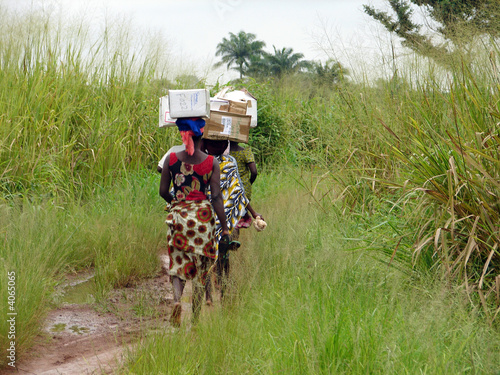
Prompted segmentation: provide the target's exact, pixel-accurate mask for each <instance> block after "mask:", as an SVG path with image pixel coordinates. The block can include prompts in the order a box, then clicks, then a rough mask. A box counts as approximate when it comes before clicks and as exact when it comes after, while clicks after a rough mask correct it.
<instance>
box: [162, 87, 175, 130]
mask: <svg viewBox="0 0 500 375" xmlns="http://www.w3.org/2000/svg"><path fill="white" fill-rule="evenodd" d="M159 125H160V128H165V127H169V126H175V119H173V118H172V117H170V108H169V107H168V95H167V96H162V97H161V98H160V122H159Z"/></svg>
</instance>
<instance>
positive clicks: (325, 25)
mask: <svg viewBox="0 0 500 375" xmlns="http://www.w3.org/2000/svg"><path fill="white" fill-rule="evenodd" d="M0 3H3V4H7V6H8V7H9V8H11V9H26V8H31V9H37V10H45V11H57V12H61V13H62V14H65V15H68V16H69V15H72V16H73V15H82V16H84V17H85V18H86V19H89V20H91V21H92V22H96V23H98V22H103V20H104V19H113V18H114V17H125V18H127V19H129V20H130V22H132V24H133V25H134V28H136V29H137V30H138V32H140V31H141V30H144V31H159V32H161V34H162V35H164V36H165V38H166V40H167V41H168V43H169V44H170V46H171V49H173V50H175V51H176V52H177V53H179V56H181V55H182V56H184V58H185V57H186V56H189V57H190V58H192V59H194V60H197V61H199V62H200V63H202V64H209V65H210V64H211V63H213V62H216V61H217V58H216V57H215V50H216V47H217V44H218V43H220V42H221V41H222V39H223V38H224V37H228V36H229V33H230V32H232V33H235V34H237V33H238V32H239V31H241V30H243V31H245V32H247V33H253V34H255V35H256V36H257V39H258V40H262V41H264V42H265V43H266V48H265V49H266V50H267V51H268V52H273V45H274V46H276V48H277V49H282V48H284V47H290V48H293V51H294V52H300V53H303V54H304V56H305V58H306V59H309V60H322V61H325V60H326V59H327V58H329V57H333V58H335V59H336V60H339V61H341V62H342V63H343V64H346V65H349V64H352V61H348V60H349V59H353V58H354V59H373V57H372V53H377V52H378V51H380V48H381V47H380V41H381V39H383V38H384V37H386V36H387V35H385V36H384V35H383V34H384V33H382V31H381V28H380V26H378V25H377V24H376V22H375V21H373V20H372V19H370V18H369V17H368V16H367V15H366V14H365V13H364V12H363V9H362V5H363V4H372V5H374V6H375V7H376V8H382V9H386V8H387V5H386V3H387V1H386V0H316V1H311V0H309V1H304V0H288V1H285V0H281V1H277V0H0ZM354 56H355V57H354ZM358 62H359V60H358Z"/></svg>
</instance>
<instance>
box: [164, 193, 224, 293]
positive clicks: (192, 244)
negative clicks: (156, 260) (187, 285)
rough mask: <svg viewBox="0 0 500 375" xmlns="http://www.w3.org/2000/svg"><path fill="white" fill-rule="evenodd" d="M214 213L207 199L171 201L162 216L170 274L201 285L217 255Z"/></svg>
mask: <svg viewBox="0 0 500 375" xmlns="http://www.w3.org/2000/svg"><path fill="white" fill-rule="evenodd" d="M214 216H215V215H214V212H213V209H212V205H211V204H210V202H209V201H208V200H203V201H179V202H173V203H172V207H171V210H170V213H169V214H168V216H167V219H166V220H165V222H166V223H167V240H168V254H169V258H170V270H169V273H170V275H175V276H178V277H180V278H181V279H184V280H193V281H194V282H199V283H201V284H202V285H204V283H205V277H206V274H207V272H208V270H209V268H210V266H211V264H212V262H213V260H214V259H215V257H216V251H215V244H214V240H215V238H216V237H215V217H214Z"/></svg>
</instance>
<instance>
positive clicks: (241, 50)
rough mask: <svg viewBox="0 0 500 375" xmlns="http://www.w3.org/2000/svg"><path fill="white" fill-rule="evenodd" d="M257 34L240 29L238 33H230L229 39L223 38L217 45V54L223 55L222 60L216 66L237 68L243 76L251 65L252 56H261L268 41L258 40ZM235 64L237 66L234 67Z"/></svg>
mask: <svg viewBox="0 0 500 375" xmlns="http://www.w3.org/2000/svg"><path fill="white" fill-rule="evenodd" d="M256 39H257V36H256V35H255V34H252V33H246V32H244V31H240V32H239V33H238V34H237V35H235V34H233V33H229V39H227V38H223V39H222V42H220V43H219V44H218V45H217V50H216V52H215V56H221V61H220V62H218V63H216V64H215V66H216V67H218V66H221V65H223V64H226V65H227V68H228V69H234V70H237V71H238V72H239V73H240V78H242V77H243V75H244V73H245V69H247V68H248V66H249V61H250V59H251V58H252V57H255V56H260V55H261V54H262V53H263V51H262V49H263V48H264V47H265V45H266V43H264V42H262V41H260V40H256ZM234 65H235V67H233V66H234Z"/></svg>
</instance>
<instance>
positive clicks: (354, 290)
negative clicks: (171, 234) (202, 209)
mask: <svg viewBox="0 0 500 375" xmlns="http://www.w3.org/2000/svg"><path fill="white" fill-rule="evenodd" d="M294 186H295V183H294V180H293V179H291V178H290V173H275V174H269V175H267V176H265V177H263V178H262V179H261V181H260V184H259V185H258V187H257V186H256V190H255V192H254V201H255V206H256V207H258V208H259V210H260V212H261V213H262V214H263V215H264V216H265V218H266V220H267V222H268V227H267V229H266V231H264V232H261V233H257V232H255V231H254V230H253V229H249V230H247V231H246V232H245V233H243V235H242V238H241V239H242V243H243V245H242V247H241V248H240V249H239V250H238V252H237V253H233V254H232V255H231V262H232V264H233V269H232V277H233V282H234V284H233V291H232V294H231V298H230V299H229V300H228V301H226V303H225V304H224V305H223V306H222V307H220V306H217V308H216V309H215V311H205V312H204V313H203V314H202V319H201V321H200V323H199V324H198V326H197V327H196V328H195V329H191V330H190V331H186V328H188V326H189V323H187V324H186V327H184V328H181V329H180V330H179V331H177V332H176V333H174V334H171V333H167V332H165V333H164V334H157V335H154V336H153V337H151V338H150V339H148V340H146V341H145V342H143V343H142V344H141V345H140V347H139V348H138V349H137V351H136V352H135V353H134V354H133V355H131V357H130V359H129V361H128V363H127V364H126V365H125V366H124V368H123V370H121V371H122V372H123V373H130V374H144V373H154V374H170V373H185V374H189V373H197V374H244V373H249V374H257V373H259V374H276V373H287V374H358V373H364V374H388V373H390V374H396V373H397V374H415V373H422V374H449V373H454V374H460V373H484V374H489V373H494V372H495V371H498V370H500V369H499V367H498V361H499V357H498V353H499V351H498V348H499V344H500V340H499V337H498V335H497V334H496V333H495V332H494V331H491V330H490V329H489V327H488V325H487V324H485V323H484V322H483V321H482V320H481V318H480V316H478V313H477V311H470V310H469V309H468V306H467V299H466V297H465V295H464V294H463V293H460V291H458V290H457V291H455V292H451V293H450V290H445V288H442V287H441V286H440V285H439V284H438V285H437V287H433V286H431V283H428V282H427V281H421V282H416V281H415V280H413V279H412V278H411V277H409V276H407V275H405V274H403V273H400V272H399V271H397V270H396V269H394V268H387V266H385V265H383V264H382V263H379V262H374V261H373V258H371V257H370V256H369V253H367V252H364V251H352V250H350V249H351V248H352V239H353V238H358V237H359V236H360V235H361V234H362V228H360V227H359V226H358V223H357V220H356V217H345V216H341V215H337V214H334V213H331V212H330V213H323V212H322V211H321V210H320V209H319V208H318V207H317V206H316V205H314V204H312V203H313V202H312V200H311V199H310V198H309V197H308V195H307V192H305V191H304V190H303V189H295V188H294ZM261 208H262V209H261ZM375 221H376V220H375ZM188 329H189V328H188Z"/></svg>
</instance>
